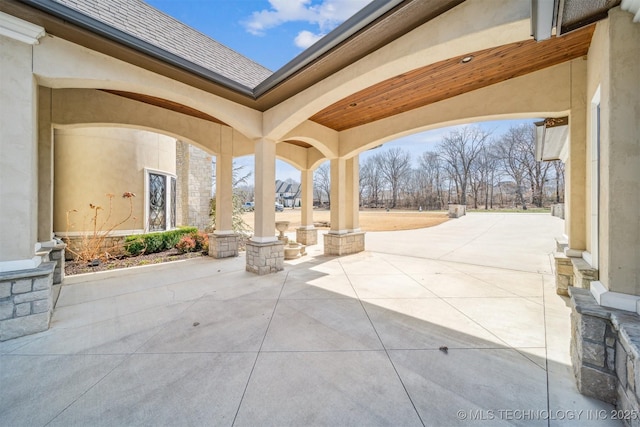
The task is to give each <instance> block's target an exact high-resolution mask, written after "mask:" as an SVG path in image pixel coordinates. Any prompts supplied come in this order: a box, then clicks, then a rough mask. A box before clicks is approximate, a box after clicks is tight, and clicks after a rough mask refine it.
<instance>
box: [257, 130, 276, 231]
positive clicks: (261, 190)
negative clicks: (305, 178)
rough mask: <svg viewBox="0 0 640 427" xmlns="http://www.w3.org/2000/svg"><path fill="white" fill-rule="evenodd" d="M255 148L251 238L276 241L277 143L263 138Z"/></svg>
mask: <svg viewBox="0 0 640 427" xmlns="http://www.w3.org/2000/svg"><path fill="white" fill-rule="evenodd" d="M255 147H256V150H255V162H256V163H255V171H256V179H255V196H256V200H255V224H254V233H253V237H252V238H251V240H253V241H255V242H274V241H276V240H277V238H276V235H275V229H276V228H275V227H276V226H275V223H276V211H275V206H274V203H275V194H276V143H275V141H271V140H269V139H265V138H261V139H259V140H257V141H256V146H255Z"/></svg>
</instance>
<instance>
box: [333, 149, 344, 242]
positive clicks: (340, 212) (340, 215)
mask: <svg viewBox="0 0 640 427" xmlns="http://www.w3.org/2000/svg"><path fill="white" fill-rule="evenodd" d="M346 173H347V161H346V160H345V159H343V158H337V159H332V160H331V230H330V231H329V233H331V234H345V233H347V203H346V202H347V194H346V193H347V191H346V190H347V183H346Z"/></svg>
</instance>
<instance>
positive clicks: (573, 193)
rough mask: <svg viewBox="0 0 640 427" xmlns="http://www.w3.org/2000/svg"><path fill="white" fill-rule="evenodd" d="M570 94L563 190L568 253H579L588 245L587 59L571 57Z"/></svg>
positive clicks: (578, 255) (576, 254)
mask: <svg viewBox="0 0 640 427" xmlns="http://www.w3.org/2000/svg"><path fill="white" fill-rule="evenodd" d="M585 62H586V61H585ZM571 94H572V99H571V115H570V117H569V126H570V140H569V160H568V161H567V164H566V186H567V189H568V190H569V191H566V192H565V194H566V198H567V200H566V203H565V207H566V209H567V213H566V215H565V218H566V219H565V221H566V223H565V227H566V231H567V237H568V244H569V246H568V249H567V255H569V256H577V257H581V256H582V251H584V250H585V249H586V248H587V239H586V236H587V224H586V215H585V208H586V202H587V187H586V169H587V142H586V140H587V135H586V113H587V109H586V104H587V102H586V63H585V64H583V63H580V62H577V61H574V63H573V64H572V68H571Z"/></svg>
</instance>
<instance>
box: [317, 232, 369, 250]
mask: <svg viewBox="0 0 640 427" xmlns="http://www.w3.org/2000/svg"><path fill="white" fill-rule="evenodd" d="M364 234H365V233H364V232H357V233H347V234H332V233H330V232H329V233H327V234H325V235H324V254H325V255H349V254H355V253H358V252H362V251H364Z"/></svg>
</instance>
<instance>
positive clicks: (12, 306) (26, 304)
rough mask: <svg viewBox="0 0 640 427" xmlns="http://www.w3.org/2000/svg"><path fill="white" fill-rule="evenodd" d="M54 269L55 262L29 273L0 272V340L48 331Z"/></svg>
mask: <svg viewBox="0 0 640 427" xmlns="http://www.w3.org/2000/svg"><path fill="white" fill-rule="evenodd" d="M47 258H48V257H47ZM55 268H56V262H55V261H44V262H42V263H41V264H40V266H39V267H38V268H34V269H31V270H26V271H18V272H11V271H9V272H4V273H0V341H5V340H8V339H12V338H17V337H21V336H23V335H29V334H34V333H36V332H41V331H45V330H47V329H48V328H49V320H50V319H51V311H52V309H53V291H52V285H53V274H54V273H53V272H54V270H55Z"/></svg>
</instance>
